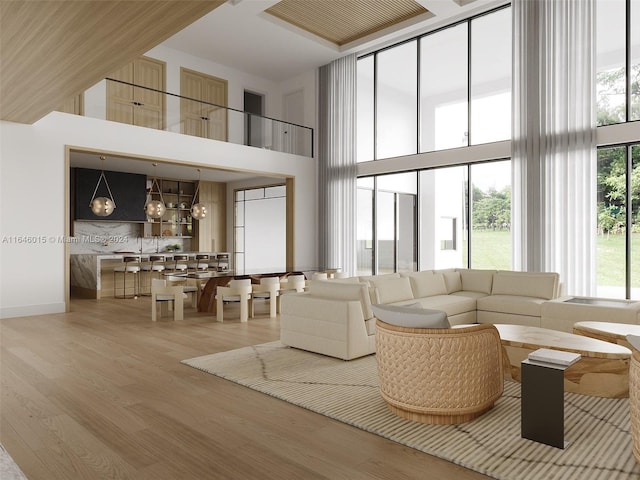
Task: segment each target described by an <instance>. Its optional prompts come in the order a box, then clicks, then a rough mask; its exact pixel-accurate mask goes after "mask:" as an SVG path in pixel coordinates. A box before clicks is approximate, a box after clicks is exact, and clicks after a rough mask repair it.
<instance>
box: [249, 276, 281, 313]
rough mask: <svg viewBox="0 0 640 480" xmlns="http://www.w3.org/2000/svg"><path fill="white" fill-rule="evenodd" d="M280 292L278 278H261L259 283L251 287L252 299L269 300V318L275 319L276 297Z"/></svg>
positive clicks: (276, 309)
mask: <svg viewBox="0 0 640 480" xmlns="http://www.w3.org/2000/svg"><path fill="white" fill-rule="evenodd" d="M279 290H280V278H278V277H262V278H261V279H260V283H259V284H257V285H253V291H252V294H251V296H252V299H253V300H254V301H255V300H256V299H260V300H269V316H270V317H271V318H275V317H276V314H277V311H278V296H279ZM254 301H252V302H251V312H250V313H249V314H250V316H251V317H253V315H254V308H255V302H254Z"/></svg>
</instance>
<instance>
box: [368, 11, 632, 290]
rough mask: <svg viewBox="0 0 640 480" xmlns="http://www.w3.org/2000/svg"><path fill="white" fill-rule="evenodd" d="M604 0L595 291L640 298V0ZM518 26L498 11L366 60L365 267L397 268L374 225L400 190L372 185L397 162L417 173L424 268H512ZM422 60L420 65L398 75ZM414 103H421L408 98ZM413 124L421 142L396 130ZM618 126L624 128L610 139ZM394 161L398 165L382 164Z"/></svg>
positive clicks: (418, 229)
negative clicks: (639, 125) (634, 125)
mask: <svg viewBox="0 0 640 480" xmlns="http://www.w3.org/2000/svg"><path fill="white" fill-rule="evenodd" d="M596 3H597V7H596V23H597V25H596V28H597V32H596V39H597V44H596V45H597V51H596V52H595V53H596V78H595V83H596V89H595V90H596V95H597V97H596V100H597V124H598V126H602V129H600V131H599V133H598V140H599V141H600V143H601V147H602V148H601V149H600V150H599V154H598V182H599V183H598V188H599V197H598V231H597V232H594V235H598V238H597V244H598V246H597V264H598V274H597V275H598V279H597V285H598V294H601V295H609V294H608V293H607V292H609V291H610V292H611V296H618V297H624V296H627V297H631V298H640V293H639V292H640V263H639V262H640V226H639V222H640V219H639V218H638V216H639V215H640V214H639V209H640V207H639V206H638V204H639V203H640V200H639V198H638V197H639V196H640V194H639V193H638V189H640V186H639V185H640V170H638V168H640V167H638V162H639V160H638V155H639V153H638V149H639V148H640V138H638V137H637V135H635V134H633V132H634V131H637V130H633V129H629V128H622V127H624V126H623V125H621V124H623V123H629V122H638V121H639V120H640V0H596ZM511 25H512V22H511V8H510V7H508V6H507V7H503V8H498V9H494V10H491V11H489V12H486V13H484V14H480V15H477V16H475V17H472V18H469V19H466V20H464V21H461V22H457V23H455V24H453V25H450V26H445V27H442V28H438V29H437V30H434V31H432V32H428V33H426V34H424V35H420V36H418V37H416V39H411V40H408V41H406V42H404V43H401V44H398V45H392V46H389V47H386V48H384V49H382V50H380V51H377V52H373V53H368V54H367V55H366V56H363V57H361V58H360V59H359V61H358V162H369V161H370V162H371V163H370V164H367V165H360V166H359V171H360V172H362V173H361V175H367V176H368V177H367V178H362V179H360V181H359V184H358V186H359V192H358V195H359V197H358V198H359V209H360V210H359V215H360V212H362V215H365V217H366V218H367V221H366V222H368V223H366V222H361V221H360V218H359V219H358V225H359V228H361V226H362V228H364V230H367V231H370V232H371V233H370V234H367V237H366V238H367V239H368V242H362V245H366V246H367V247H368V249H365V248H364V247H363V246H362V247H361V246H360V243H359V247H358V248H359V252H362V253H363V254H366V255H364V256H363V257H362V258H367V259H371V260H370V263H367V264H366V265H364V264H363V268H364V269H365V270H366V271H367V272H369V271H371V272H373V273H375V272H376V269H377V268H383V269H385V271H388V270H390V268H391V267H390V263H391V262H387V263H385V262H384V261H382V263H380V262H378V263H376V262H377V260H375V259H376V258H377V259H378V260H380V259H383V258H384V255H382V256H381V257H376V255H377V254H378V253H379V252H377V250H378V249H382V250H384V248H385V247H386V245H383V244H382V243H381V242H377V241H376V237H375V235H374V233H376V230H375V226H374V225H375V224H376V223H377V222H381V223H384V221H387V223H389V222H388V217H385V220H382V219H381V218H380V216H381V215H383V213H382V211H383V209H385V208H390V205H391V203H392V202H391V197H392V196H393V195H392V194H391V193H390V192H387V193H383V192H380V197H381V198H378V197H377V196H378V195H379V193H378V191H377V189H376V188H375V186H374V184H377V182H378V179H379V178H380V176H382V174H384V175H388V174H391V173H394V168H393V166H392V164H396V163H397V165H398V167H397V169H396V170H397V171H398V172H401V171H402V172H406V171H414V172H418V178H417V185H418V194H417V213H416V222H417V227H416V239H417V240H416V242H417V244H416V245H417V251H418V269H420V270H423V269H429V268H446V267H454V266H455V267H473V268H501V269H506V268H510V267H511V250H512V235H511V223H512V222H511V208H510V205H511V168H510V161H509V160H504V158H506V157H508V156H509V153H508V151H509V149H508V146H507V148H506V151H505V150H502V151H499V150H500V147H499V146H500V145H503V146H504V145H505V144H507V142H506V141H508V140H510V138H511V125H512V118H511V69H512V62H511V48H512V45H513V42H512V39H511V35H512V32H511ZM516 34H517V32H516ZM416 42H417V43H416ZM414 44H415V46H416V47H417V49H414ZM396 49H398V50H397V51H396ZM414 56H415V59H416V64H417V68H416V69H414V68H413V67H411V68H405V69H404V70H403V71H402V73H403V74H404V75H401V74H400V72H398V71H396V72H391V71H390V68H391V65H394V64H395V65H401V64H402V65H403V66H405V67H406V65H407V63H402V62H408V61H409V59H410V58H412V57H414ZM416 73H417V76H416V77H415V78H417V83H414V75H415V74H416ZM405 77H406V78H405ZM381 78H382V79H383V83H381ZM391 82H398V85H397V86H396V87H394V86H393V85H392V84H391ZM414 84H415V85H417V94H414ZM394 95H395V97H394ZM414 97H415V98H416V103H417V106H416V108H412V106H411V105H410V104H409V101H408V99H409V98H414ZM392 98H396V99H402V100H401V103H400V105H398V106H395V108H393V107H394V106H391V105H389V104H388V102H389V101H390V100H391V99H392ZM361 115H362V117H361ZM396 115H401V116H402V118H399V117H396ZM414 118H417V119H418V121H417V124H416V125H415V128H416V131H417V137H414V136H413V134H414V131H413V130H412V131H407V132H399V131H397V130H396V129H395V127H398V126H400V125H402V128H407V129H413V128H414ZM361 119H363V120H364V123H361ZM615 129H617V130H616V132H621V133H616V134H614V135H611V134H610V133H609V132H611V131H613V130H615ZM603 131H606V132H607V133H606V134H602V135H601V132H603ZM628 132H632V133H631V135H629V133H628ZM381 135H382V137H381ZM604 138H606V140H603V139H604ZM611 138H615V140H611ZM619 138H622V140H619ZM390 139H391V141H392V142H394V143H393V144H391V143H389V142H390ZM383 140H384V141H383ZM396 141H397V144H396V143H395V142H396ZM414 141H416V142H417V152H418V153H417V154H415V155H414V154H413V152H412V151H411V148H412V145H413V142H414ZM614 143H618V144H617V145H616V144H614ZM612 144H613V145H612ZM494 146H495V147H496V148H495V151H496V153H495V154H494V153H493V152H494V149H493V147H494ZM487 151H490V152H492V153H490V154H487ZM476 152H478V155H477V156H475V155H476ZM389 157H400V158H393V160H392V161H387V162H375V161H376V160H383V159H388V158H389ZM622 159H624V160H622ZM377 163H381V165H380V167H376V166H375V165H376V164H377ZM621 169H622V170H624V171H623V172H622V170H621ZM360 182H362V183H360ZM365 183H366V184H367V185H368V187H367V188H366V192H365V191H364V189H363V186H364V184H365ZM622 193H624V198H623V197H621V196H620V195H621V194H622ZM385 197H386V198H385ZM361 199H362V202H361ZM361 203H362V205H365V203H366V205H367V207H366V208H365V207H364V206H361ZM627 206H628V208H627ZM376 209H378V211H377V212H376ZM365 223H366V226H363V225H364V224H365ZM363 240H364V237H363ZM380 253H381V252H380ZM385 255H386V254H385ZM389 255H391V253H389ZM609 288H610V289H611V290H608V289H609Z"/></svg>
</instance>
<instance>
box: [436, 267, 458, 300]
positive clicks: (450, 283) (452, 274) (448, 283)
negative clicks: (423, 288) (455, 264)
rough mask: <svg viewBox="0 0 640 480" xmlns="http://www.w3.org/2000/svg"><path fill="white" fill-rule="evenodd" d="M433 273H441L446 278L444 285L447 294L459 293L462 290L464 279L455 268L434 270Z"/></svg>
mask: <svg viewBox="0 0 640 480" xmlns="http://www.w3.org/2000/svg"><path fill="white" fill-rule="evenodd" d="M433 273H440V274H442V276H443V277H444V285H445V287H446V289H447V293H448V294H449V293H454V292H459V291H460V290H462V278H461V277H460V272H459V271H458V270H456V269H455V268H444V269H442V270H434V271H433Z"/></svg>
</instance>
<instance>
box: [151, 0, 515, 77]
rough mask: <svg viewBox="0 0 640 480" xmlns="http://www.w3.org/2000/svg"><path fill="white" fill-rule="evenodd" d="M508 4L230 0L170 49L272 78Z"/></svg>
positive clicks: (496, 0) (494, 0) (483, 0)
mask: <svg viewBox="0 0 640 480" xmlns="http://www.w3.org/2000/svg"><path fill="white" fill-rule="evenodd" d="M505 3H508V0H415V1H414V0H322V1H318V0H282V1H280V2H278V1H277V0H229V1H228V2H226V3H225V4H223V5H221V6H220V7H219V8H216V9H215V10H214V11H212V12H211V13H210V14H208V15H205V16H203V17H202V18H200V19H199V20H197V21H195V22H194V23H193V24H191V25H190V26H189V27H187V28H185V29H184V30H182V31H180V32H178V33H177V34H175V35H173V36H172V37H171V38H169V39H168V40H166V41H165V42H163V45H165V46H167V47H170V48H173V49H176V50H179V51H182V52H185V53H189V54H191V55H194V56H196V57H200V58H204V59H207V60H210V61H212V62H215V63H218V64H222V65H226V66H228V67H232V68H235V69H237V70H240V71H242V72H245V73H249V74H253V75H256V76H259V77H262V78H266V79H269V80H272V81H276V82H279V81H283V80H287V79H290V78H293V77H295V76H297V75H299V74H301V73H303V72H308V71H310V70H313V69H315V68H317V67H319V66H322V65H325V64H327V63H329V62H331V61H332V60H335V59H337V58H340V57H342V56H344V55H347V54H350V53H363V52H366V51H370V50H373V49H376V48H379V47H380V45H382V44H385V43H390V42H394V41H401V40H403V39H406V38H410V37H411V36H415V35H416V34H419V33H421V32H424V31H425V30H426V29H433V28H438V27H440V26H444V25H447V24H449V23H451V22H454V21H456V20H458V19H462V18H464V17H467V16H469V15H473V14H474V13H477V12H480V11H484V10H487V9H488V8H491V7H494V6H498V5H504V4H505Z"/></svg>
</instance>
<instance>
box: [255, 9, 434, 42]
mask: <svg viewBox="0 0 640 480" xmlns="http://www.w3.org/2000/svg"><path fill="white" fill-rule="evenodd" d="M265 11H266V12H267V13H269V14H271V15H273V16H274V17H277V18H279V19H280V20H283V21H285V22H288V23H290V24H292V25H295V26H296V27H298V28H301V29H303V30H306V31H308V32H310V33H313V34H314V35H317V36H319V37H321V38H324V39H325V40H328V41H330V42H332V43H335V44H336V45H340V46H341V45H345V44H347V43H350V42H353V41H355V40H358V39H360V38H362V37H365V36H367V35H370V34H372V33H375V32H378V31H380V30H383V29H385V28H388V27H390V26H392V25H395V24H397V23H400V22H403V21H405V20H409V19H411V18H414V17H417V16H419V15H420V16H424V18H430V17H432V16H433V14H431V12H429V10H427V9H426V8H424V7H423V6H422V5H420V4H419V3H417V2H416V1H414V0H384V1H380V0H351V1H348V2H345V1H344V0H323V1H308V0H282V1H281V2H278V3H276V4H275V5H273V6H272V7H271V8H268V9H267V10H265Z"/></svg>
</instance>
